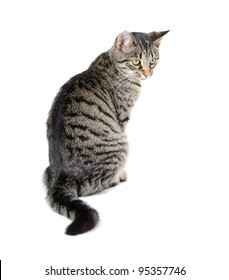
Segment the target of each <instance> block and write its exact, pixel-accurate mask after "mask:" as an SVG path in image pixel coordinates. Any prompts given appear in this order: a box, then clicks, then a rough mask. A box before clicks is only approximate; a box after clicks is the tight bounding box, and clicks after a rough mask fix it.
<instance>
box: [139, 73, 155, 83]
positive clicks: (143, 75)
mask: <svg viewBox="0 0 229 280" xmlns="http://www.w3.org/2000/svg"><path fill="white" fill-rule="evenodd" d="M152 75H153V72H151V73H149V74H143V73H139V74H138V76H139V78H140V80H142V81H144V80H146V79H148V78H150V77H152Z"/></svg>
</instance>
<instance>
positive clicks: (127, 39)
mask: <svg viewBox="0 0 229 280" xmlns="http://www.w3.org/2000/svg"><path fill="white" fill-rule="evenodd" d="M115 46H116V48H118V49H119V50H120V51H122V52H123V53H126V54H129V53H131V52H132V51H134V49H135V47H136V43H135V41H134V38H133V36H132V34H131V33H130V32H128V31H123V32H122V33H121V34H119V35H118V37H117V38H116V40H115Z"/></svg>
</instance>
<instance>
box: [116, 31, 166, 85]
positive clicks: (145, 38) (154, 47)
mask: <svg viewBox="0 0 229 280" xmlns="http://www.w3.org/2000/svg"><path fill="white" fill-rule="evenodd" d="M168 32H169V30H168V31H162V32H151V33H140V32H132V33H130V32H128V31H123V32H122V33H121V34H119V35H118V37H117V38H116V40H115V43H114V46H113V48H112V57H113V59H114V63H115V66H116V68H117V69H118V71H119V72H121V73H122V74H123V75H124V76H129V77H135V78H138V79H141V80H145V79H146V78H148V77H151V76H152V74H153V69H154V67H155V66H156V65H157V62H158V59H159V46H160V42H161V39H162V37H163V36H164V35H165V34H166V33H168Z"/></svg>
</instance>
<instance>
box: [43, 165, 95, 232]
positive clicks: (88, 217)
mask: <svg viewBox="0 0 229 280" xmlns="http://www.w3.org/2000/svg"><path fill="white" fill-rule="evenodd" d="M45 173H46V174H45V177H46V178H47V180H46V185H47V187H48V195H47V201H48V202H49V204H50V206H51V207H52V209H53V210H54V211H56V212H58V213H59V214H61V215H64V216H66V217H68V218H70V219H72V223H71V224H70V225H69V226H68V227H67V229H66V232H65V233H66V234H68V235H77V234H82V233H84V232H87V231H89V230H91V229H93V228H94V227H95V226H96V225H97V223H98V220H99V215H98V212H97V211H96V210H95V209H93V208H91V207H90V206H89V205H87V204H86V203H84V202H83V201H82V200H80V199H78V196H77V182H76V180H75V179H74V178H72V177H69V176H66V175H64V174H62V175H60V176H59V178H58V179H57V180H56V183H55V184H54V185H53V186H50V184H49V181H50V180H49V174H48V170H46V172H45Z"/></svg>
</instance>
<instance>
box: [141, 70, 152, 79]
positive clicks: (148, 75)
mask: <svg viewBox="0 0 229 280" xmlns="http://www.w3.org/2000/svg"><path fill="white" fill-rule="evenodd" d="M142 75H144V76H145V78H148V77H150V76H151V72H150V71H149V70H148V69H143V70H142Z"/></svg>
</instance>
